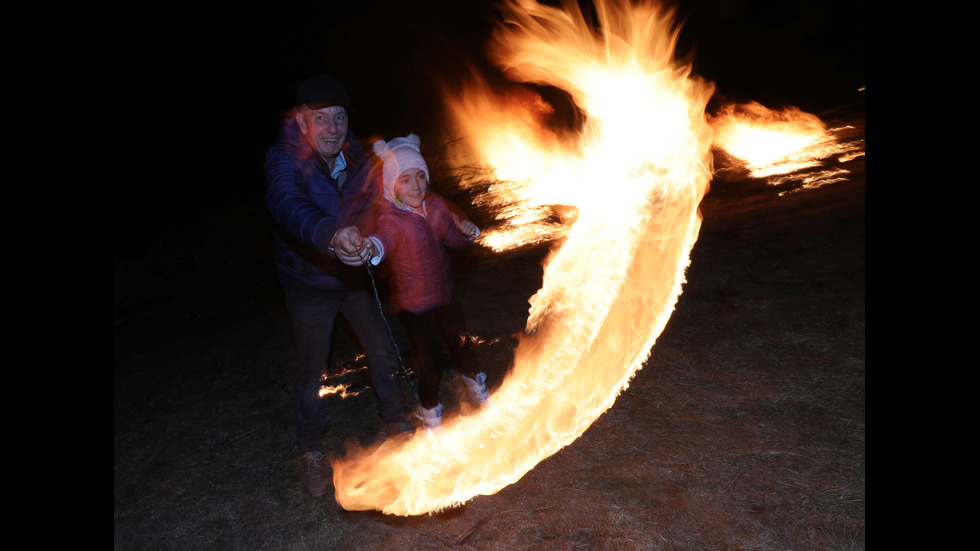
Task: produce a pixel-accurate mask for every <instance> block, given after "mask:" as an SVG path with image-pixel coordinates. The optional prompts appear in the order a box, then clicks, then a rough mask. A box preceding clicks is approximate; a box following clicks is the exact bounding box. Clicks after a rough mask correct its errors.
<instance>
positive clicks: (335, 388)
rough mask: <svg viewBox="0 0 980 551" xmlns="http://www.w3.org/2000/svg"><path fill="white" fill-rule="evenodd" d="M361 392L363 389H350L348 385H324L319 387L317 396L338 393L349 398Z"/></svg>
mask: <svg viewBox="0 0 980 551" xmlns="http://www.w3.org/2000/svg"><path fill="white" fill-rule="evenodd" d="M362 392H364V389H361V390H358V391H356V392H354V391H351V390H350V385H324V386H321V387H320V393H319V396H320V397H321V398H323V397H324V396H329V395H331V394H339V395H340V397H341V398H350V397H351V396H357V395H358V394H360V393H362Z"/></svg>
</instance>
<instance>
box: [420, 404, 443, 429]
mask: <svg viewBox="0 0 980 551" xmlns="http://www.w3.org/2000/svg"><path fill="white" fill-rule="evenodd" d="M415 418H416V419H419V420H421V421H422V426H424V427H425V429H426V430H433V429H437V428H439V425H441V424H442V404H436V407H434V408H430V409H425V408H424V407H422V406H421V405H419V410H418V412H417V413H416V414H415Z"/></svg>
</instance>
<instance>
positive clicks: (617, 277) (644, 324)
mask: <svg viewBox="0 0 980 551" xmlns="http://www.w3.org/2000/svg"><path fill="white" fill-rule="evenodd" d="M505 7H506V11H507V17H508V25H507V26H502V27H501V28H500V29H499V31H498V33H497V36H496V49H495V51H494V55H495V59H496V61H497V63H498V64H499V65H501V66H502V67H503V68H504V69H505V70H506V71H507V74H508V76H509V77H510V78H511V79H512V80H514V81H515V82H534V83H537V84H544V85H550V86H555V87H558V88H561V89H562V90H565V91H566V92H568V93H569V95H570V96H571V98H572V100H573V101H574V103H575V105H576V106H577V107H578V109H580V110H581V112H582V114H583V115H584V118H585V122H584V124H583V125H582V127H581V128H579V129H574V130H573V131H566V132H560V131H557V130H554V129H549V128H547V127H546V126H544V125H543V115H544V114H546V113H547V111H548V109H547V106H546V104H545V103H544V102H543V101H542V100H541V99H540V98H536V97H534V96H532V95H529V94H523V95H517V96H514V95H503V96H498V95H495V94H494V93H493V92H491V91H490V89H489V88H488V87H487V86H485V85H482V84H481V83H475V84H473V85H472V86H471V87H470V88H469V89H467V90H465V91H464V92H463V93H462V94H460V95H459V97H457V98H455V99H452V100H450V106H451V108H452V112H453V114H454V117H455V121H456V125H457V128H458V132H459V133H460V135H461V136H462V137H463V138H462V140H461V143H462V144H464V145H466V146H468V147H467V148H466V149H465V150H461V151H460V152H459V159H458V162H459V163H460V164H459V166H479V167H486V171H485V172H486V173H488V174H489V175H490V176H489V178H488V179H489V181H491V182H493V184H492V185H490V186H489V188H488V189H487V190H486V192H485V194H484V195H483V196H481V198H480V200H481V201H484V202H485V204H488V205H492V206H493V208H494V209H495V210H496V211H497V212H498V213H500V216H499V219H500V220H502V222H501V227H502V230H501V231H497V230H496V229H495V230H492V231H488V232H486V233H487V234H488V235H487V236H486V237H485V241H484V243H486V244H487V245H488V246H493V247H494V248H499V249H500V250H506V249H507V248H509V247H512V246H519V245H521V244H522V241H520V240H523V239H526V237H523V236H520V235H518V234H520V233H521V229H526V228H527V227H528V226H531V227H532V228H534V229H533V230H532V231H531V234H533V235H537V236H538V237H541V234H542V233H544V234H545V237H544V238H546V239H555V238H557V237H561V238H562V239H561V240H560V246H555V247H554V248H553V249H552V251H551V253H550V256H549V258H548V260H547V262H546V266H545V272H544V277H543V285H542V288H541V289H540V290H539V291H538V293H537V294H536V295H535V296H534V297H532V298H531V300H530V311H529V318H528V322H527V332H526V334H525V335H524V336H523V337H522V338H521V339H520V343H519V345H518V347H517V349H516V350H515V357H514V363H513V366H512V367H511V371H510V373H509V374H508V376H507V377H506V378H505V380H504V381H503V382H502V383H501V384H500V386H499V388H497V389H496V391H495V392H494V394H493V395H492V396H491V403H490V405H489V406H486V407H484V408H482V409H480V410H478V411H476V412H468V413H467V414H465V415H460V416H458V417H453V418H449V419H447V420H444V421H443V426H442V427H441V428H440V429H439V430H437V431H435V432H432V433H425V432H418V433H416V434H415V435H414V436H412V437H408V438H405V439H401V440H388V441H386V442H383V443H381V444H379V445H377V446H375V447H373V448H371V449H366V450H352V452H351V453H350V454H348V455H347V456H346V457H345V458H343V459H339V460H334V461H333V470H334V485H335V488H336V499H337V502H338V503H339V504H340V505H341V506H342V507H344V508H345V509H349V510H372V509H374V510H380V511H382V512H383V513H385V514H394V515H418V514H424V513H430V512H434V511H439V510H441V509H445V508H447V507H453V506H456V505H458V504H461V503H465V502H466V501H467V500H469V499H471V498H473V497H474V496H478V495H489V494H493V493H496V492H497V491H499V490H500V489H502V488H504V487H505V486H507V485H509V484H512V483H514V482H516V481H517V480H519V479H520V478H521V477H522V476H524V474H526V473H527V472H528V471H530V470H531V469H533V468H534V466H535V465H537V464H538V463H539V462H540V461H542V460H543V459H545V458H547V457H549V456H550V455H552V454H554V453H556V452H557V451H558V450H560V449H561V448H563V447H565V446H567V445H569V444H571V443H572V442H573V441H574V440H575V439H576V438H578V436H580V435H581V434H582V433H583V432H584V431H585V430H586V429H587V428H588V427H589V426H590V425H591V424H592V423H593V422H594V421H595V420H596V419H597V418H598V417H599V416H600V415H601V414H602V413H603V412H605V411H606V410H607V409H608V408H610V407H611V406H612V405H613V403H614V401H615V399H616V397H617V396H618V395H619V393H620V392H622V391H623V389H625V388H626V387H627V386H628V384H629V381H630V379H631V378H632V377H633V375H634V374H635V373H636V371H637V370H638V369H640V367H642V365H643V363H644V362H645V361H646V359H647V357H648V356H649V354H650V351H651V349H652V347H653V344H654V342H655V341H656V339H657V337H658V336H659V335H660V333H661V332H662V331H663V329H664V327H665V325H666V323H667V320H668V319H669V317H670V314H671V312H672V310H673V308H674V305H675V304H676V301H677V298H678V297H679V295H680V292H681V286H682V284H683V282H684V271H685V270H686V268H687V266H688V264H689V262H690V260H689V255H690V251H691V248H692V247H693V246H694V243H695V241H696V240H697V235H698V231H699V229H700V216H699V214H698V210H697V208H698V204H699V203H700V201H701V199H702V197H703V196H704V194H705V193H706V192H707V189H708V183H709V181H710V179H711V172H712V156H711V151H710V149H711V141H712V129H711V127H710V126H709V125H708V123H707V120H706V117H705V114H704V109H705V106H706V104H707V102H708V99H709V98H710V97H711V94H712V93H713V92H714V88H713V86H712V85H711V84H709V83H706V82H704V81H703V80H701V79H699V78H696V77H693V76H692V75H691V71H690V67H689V66H684V65H681V64H679V63H677V62H676V61H675V60H674V47H675V45H676V40H677V34H678V32H679V29H678V28H677V27H676V26H675V25H674V22H673V20H674V12H673V11H671V10H665V9H662V8H661V7H659V6H658V5H656V4H653V3H649V2H646V3H639V4H635V5H631V3H630V2H629V1H628V0H607V1H605V2H597V3H596V8H597V13H598V23H599V24H598V25H597V28H598V29H600V30H595V29H593V28H592V27H591V26H590V25H588V24H587V23H586V22H585V20H584V18H583V16H582V14H581V13H580V12H579V11H578V7H577V4H576V3H575V2H571V1H566V2H564V3H563V9H556V8H552V7H548V6H543V5H540V4H538V3H537V2H535V1H531V0H511V1H510V2H509V3H508V4H506V6H505ZM556 213H557V216H555V214H556ZM555 218H557V221H556V220H555ZM539 228H543V229H539ZM492 235H496V236H498V237H501V236H502V237H503V238H502V239H500V241H499V243H495V244H494V243H493V239H492V237H491V236H492Z"/></svg>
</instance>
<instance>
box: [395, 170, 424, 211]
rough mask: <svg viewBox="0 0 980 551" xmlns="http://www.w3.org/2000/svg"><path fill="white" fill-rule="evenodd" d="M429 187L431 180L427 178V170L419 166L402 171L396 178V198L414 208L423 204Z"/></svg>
mask: <svg viewBox="0 0 980 551" xmlns="http://www.w3.org/2000/svg"><path fill="white" fill-rule="evenodd" d="M428 189H429V181H428V180H426V179H425V172H422V170H420V169H418V168H410V169H408V170H406V171H405V172H402V173H401V175H400V176H398V179H397V180H395V198H396V199H398V200H399V201H401V202H402V203H404V204H406V205H408V206H410V207H412V208H414V209H417V208H419V207H421V206H422V201H424V200H425V193H426V191H428Z"/></svg>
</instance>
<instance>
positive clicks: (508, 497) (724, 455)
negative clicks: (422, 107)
mask: <svg viewBox="0 0 980 551" xmlns="http://www.w3.org/2000/svg"><path fill="white" fill-rule="evenodd" d="M833 116H839V117H840V118H841V121H842V122H844V123H846V124H852V125H854V129H853V130H852V131H851V132H852V134H853V135H855V136H857V135H860V137H862V138H863V132H864V120H863V106H862V107H861V110H860V113H856V112H850V113H839V114H833ZM841 166H842V167H843V168H846V169H847V170H848V171H849V172H850V174H849V175H848V177H847V180H846V181H842V182H836V183H833V184H828V185H825V186H822V187H819V188H817V189H801V188H799V186H798V182H790V183H787V184H784V185H782V186H779V187H773V186H770V185H767V184H766V183H765V182H762V181H758V180H753V179H750V178H747V177H746V176H745V174H743V173H739V172H738V171H737V170H725V169H726V166H725V165H724V163H723V160H722V159H720V160H719V166H716V169H718V172H717V173H716V174H717V176H716V178H715V180H714V181H713V182H712V189H711V191H710V193H709V194H708V195H707V196H706V197H705V199H704V201H703V202H702V213H703V215H704V223H703V227H702V230H701V234H700V237H699V240H698V242H697V244H696V246H695V248H694V251H693V254H692V262H691V266H690V268H689V270H688V273H687V279H688V281H687V283H686V285H685V286H684V292H683V294H682V295H681V298H680V301H679V302H678V304H677V307H676V309H675V311H674V313H673V315H672V317H671V319H670V321H669V323H668V325H667V328H666V330H665V331H664V333H663V334H662V335H661V337H660V338H659V339H658V342H657V344H656V345H655V346H654V348H653V351H652V353H651V356H650V358H649V360H648V361H647V363H646V365H645V366H644V367H643V369H641V370H640V371H639V372H638V374H637V375H636V377H635V378H634V379H633V380H632V381H631V383H630V385H629V388H628V389H627V390H626V391H625V392H623V393H622V394H621V395H620V396H619V397H618V399H617V400H616V403H615V405H614V406H613V407H612V408H611V409H610V410H608V411H607V412H606V413H605V414H604V415H603V416H601V417H600V418H599V419H598V420H597V421H596V422H595V423H594V424H593V425H592V426H591V427H590V428H589V429H588V430H587V431H586V433H585V434H584V435H583V436H582V437H581V438H579V439H578V440H576V441H575V442H574V443H573V444H571V445H570V446H568V447H566V448H565V449H563V450H561V451H560V452H558V453H557V454H555V455H553V456H552V457H550V458H548V459H546V460H544V461H542V462H541V463H540V464H539V465H537V467H535V468H534V469H533V470H531V471H530V472H529V473H527V475H525V476H524V477H523V478H522V479H521V480H519V481H518V482H516V483H514V484H512V485H510V486H508V487H505V488H503V489H502V490H500V491H499V492H498V493H496V494H494V495H490V496H477V497H475V498H474V499H472V500H471V501H469V502H468V503H466V504H465V505H463V506H460V507H458V508H455V509H452V510H449V511H444V512H441V513H438V514H433V515H424V516H419V517H408V518H405V517H391V516H386V515H382V514H380V513H376V512H349V511H345V510H343V509H341V508H340V507H339V506H338V505H337V504H336V502H335V501H334V500H333V499H332V493H329V494H327V495H326V496H324V497H322V498H318V499H315V498H312V497H310V496H309V495H308V494H307V493H306V492H305V490H303V488H302V486H301V485H300V481H299V477H298V464H297V462H296V460H297V454H298V452H297V448H296V444H295V439H294V432H293V430H294V428H293V419H294V413H293V402H292V396H291V391H290V376H291V369H292V367H291V353H292V351H291V344H290V336H289V323H288V320H287V318H286V315H285V310H284V306H283V303H282V298H281V289H280V287H279V284H278V282H277V280H276V277H275V273H274V271H273V268H272V265H271V256H270V251H269V240H268V232H269V221H268V219H267V216H266V214H265V212H264V210H263V208H262V206H261V204H259V203H258V202H256V203H254V204H252V205H247V206H243V207H241V208H236V209H233V210H232V211H230V212H227V213H224V214H222V215H221V216H216V217H214V218H212V219H210V220H209V221H208V222H207V223H204V224H202V225H199V226H194V227H193V228H189V229H186V230H185V231H183V233H180V234H175V238H174V239H172V240H169V241H168V242H166V243H162V244H161V246H160V247H159V249H158V250H156V251H155V252H154V253H153V254H151V255H149V256H148V257H146V258H144V259H141V260H140V261H139V262H135V261H126V260H121V259H117V262H116V266H115V297H114V298H115V318H114V351H115V358H114V360H115V363H114V385H113V547H114V549H117V550H132V549H181V550H192V549H261V548H268V549H297V550H299V549H391V550H395V549H397V550H405V551H407V550H414V549H420V550H428V549H432V550H438V549H472V550H524V549H535V550H559V549H561V550H571V549H583V550H603V549H651V550H653V549H664V550H671V549H706V550H707V549H711V550H721V549H725V550H728V549H755V550H784V549H793V550H809V549H813V550H857V549H864V548H865V247H866V244H865V211H866V205H865V195H866V188H865V173H864V157H859V158H857V159H855V160H853V161H849V162H847V163H842V164H841ZM781 192H785V193H781ZM540 259H541V251H527V252H524V253H521V254H513V255H506V256H493V255H488V254H484V253H480V252H478V251H474V252H471V253H469V254H465V255H460V256H459V257H458V259H457V265H456V266H457V277H458V280H459V283H460V294H461V297H462V299H463V303H464V307H465V308H466V312H467V315H468V316H469V323H470V326H471V329H472V330H473V332H474V333H476V334H477V335H479V336H480V337H482V338H484V339H487V340H488V341H492V343H491V344H487V345H486V346H483V347H481V348H480V349H479V354H480V361H481V363H482V365H483V367H484V369H485V370H486V371H487V373H488V374H489V376H490V379H491V381H499V380H500V379H501V378H502V377H503V375H504V374H505V373H506V372H507V369H508V366H509V361H510V357H511V353H512V351H513V347H514V345H515V343H516V341H515V339H514V337H513V335H515V334H516V333H518V332H520V331H521V330H522V329H523V326H524V321H525V320H526V317H527V299H528V297H530V296H531V295H532V294H533V293H534V292H535V291H536V290H537V288H538V284H539V283H540V277H541V269H540V265H539V263H540ZM394 327H395V329H396V339H397V340H398V341H399V344H400V345H401V346H403V347H405V346H406V345H405V340H404V335H403V333H402V332H401V330H400V328H399V327H398V326H397V322H395V325H394ZM338 339H339V340H338V344H337V347H338V352H337V355H336V356H337V357H336V358H335V363H336V364H342V363H350V362H352V361H353V360H354V350H353V348H352V347H351V346H350V344H349V343H348V342H347V341H345V340H344V339H343V338H342V337H338ZM406 348H407V347H406ZM346 381H347V382H349V383H351V384H352V385H353V388H355V389H357V388H361V389H363V388H364V385H365V383H366V374H365V373H364V372H363V371H361V372H357V373H355V374H353V375H349V376H348V377H347V379H346ZM447 384H448V383H447ZM328 401H329V403H330V414H329V415H330V422H331V424H330V426H331V429H330V432H329V434H328V435H327V437H326V438H325V444H326V445H327V449H328V451H329V452H330V453H341V452H342V449H343V444H344V442H345V441H347V440H349V439H356V440H358V441H360V442H362V443H367V442H370V441H371V440H372V439H373V438H375V435H376V434H377V432H378V431H379V430H380V428H381V425H380V421H379V420H378V419H377V418H376V417H375V416H374V414H373V407H374V404H373V398H372V397H371V395H370V393H369V392H365V393H363V394H360V395H358V396H354V397H350V398H347V399H341V398H340V397H337V396H331V397H329V398H328ZM448 402H449V403H447V407H449V408H450V409H452V408H453V407H454V404H453V402H452V399H451V398H449V399H448Z"/></svg>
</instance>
